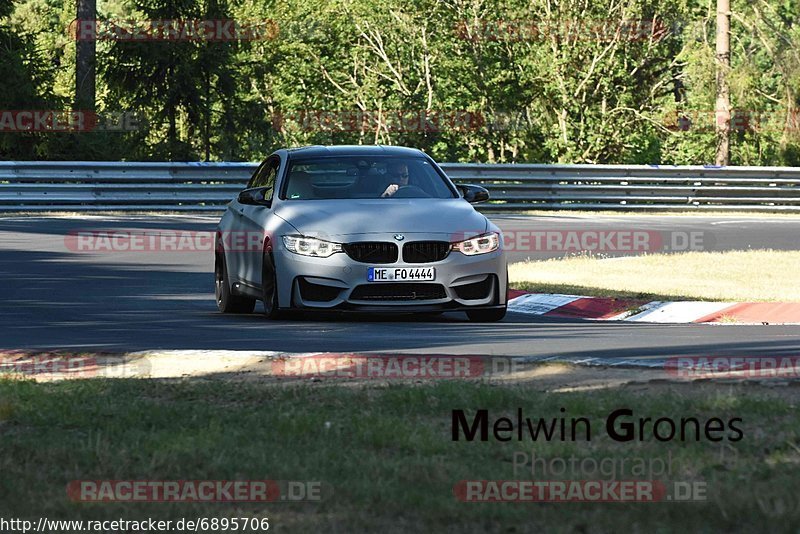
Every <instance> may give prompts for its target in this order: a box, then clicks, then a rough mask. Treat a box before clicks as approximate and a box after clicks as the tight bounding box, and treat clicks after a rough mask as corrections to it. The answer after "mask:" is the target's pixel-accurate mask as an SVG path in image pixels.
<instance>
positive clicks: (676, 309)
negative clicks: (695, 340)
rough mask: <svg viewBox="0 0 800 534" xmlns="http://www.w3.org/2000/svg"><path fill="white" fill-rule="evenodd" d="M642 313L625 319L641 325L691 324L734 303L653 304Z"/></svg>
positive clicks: (690, 302)
mask: <svg viewBox="0 0 800 534" xmlns="http://www.w3.org/2000/svg"><path fill="white" fill-rule="evenodd" d="M652 304H656V305H655V306H653V307H651V308H650V309H648V310H646V311H645V312H643V313H638V314H636V315H634V316H632V317H628V318H627V319H625V320H626V321H636V322H643V323H691V322H692V321H694V320H696V319H699V318H701V317H704V316H706V315H709V314H711V313H716V312H718V311H721V310H724V309H725V308H729V307H731V306H734V305H735V304H736V303H735V302H699V301H688V302H655V303H652Z"/></svg>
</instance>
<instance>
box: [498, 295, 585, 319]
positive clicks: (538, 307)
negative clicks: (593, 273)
mask: <svg viewBox="0 0 800 534" xmlns="http://www.w3.org/2000/svg"><path fill="white" fill-rule="evenodd" d="M582 298H586V297H580V296H577V295H555V294H549V293H541V294H540V293H528V294H525V295H520V296H519V297H517V298H514V299H511V300H509V301H508V311H512V312H517V313H529V314H532V315H542V314H545V313H547V312H549V311H552V310H555V309H556V308H560V307H561V306H565V305H567V304H569V303H570V302H575V301H576V300H578V299H582Z"/></svg>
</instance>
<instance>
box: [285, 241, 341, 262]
mask: <svg viewBox="0 0 800 534" xmlns="http://www.w3.org/2000/svg"><path fill="white" fill-rule="evenodd" d="M283 244H284V246H285V247H286V249H287V250H288V251H289V252H294V253H295V254H300V255H302V256H314V257H316V258H327V257H329V256H332V255H333V254H336V253H337V252H341V251H342V245H341V244H340V243H331V242H330V241H323V240H322V239H317V238H315V237H302V236H293V235H285V236H283Z"/></svg>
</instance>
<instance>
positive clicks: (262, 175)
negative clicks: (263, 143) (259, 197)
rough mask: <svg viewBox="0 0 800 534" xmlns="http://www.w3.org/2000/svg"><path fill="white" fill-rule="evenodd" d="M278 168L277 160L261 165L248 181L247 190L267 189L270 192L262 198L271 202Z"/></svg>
mask: <svg viewBox="0 0 800 534" xmlns="http://www.w3.org/2000/svg"><path fill="white" fill-rule="evenodd" d="M279 166H280V160H279V159H278V158H270V159H268V160H267V161H265V162H264V163H262V164H261V166H260V167H259V168H258V170H257V171H256V173H255V174H254V175H253V177H252V178H251V179H250V183H249V184H247V187H248V189H249V188H253V187H269V188H270V190H269V192H267V193H266V194H265V195H264V198H266V199H267V200H271V199H272V194H273V191H274V189H275V178H276V177H277V176H278V167H279Z"/></svg>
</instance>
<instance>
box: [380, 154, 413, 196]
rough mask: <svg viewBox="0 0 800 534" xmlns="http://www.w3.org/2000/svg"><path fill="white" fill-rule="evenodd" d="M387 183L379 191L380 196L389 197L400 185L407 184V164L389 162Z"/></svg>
mask: <svg viewBox="0 0 800 534" xmlns="http://www.w3.org/2000/svg"><path fill="white" fill-rule="evenodd" d="M389 176H390V178H389V185H388V186H387V187H386V189H384V191H383V193H381V198H385V197H390V196H392V195H394V194H395V193H397V190H398V189H400V188H401V187H405V186H407V185H408V165H406V164H405V163H391V164H389Z"/></svg>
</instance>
